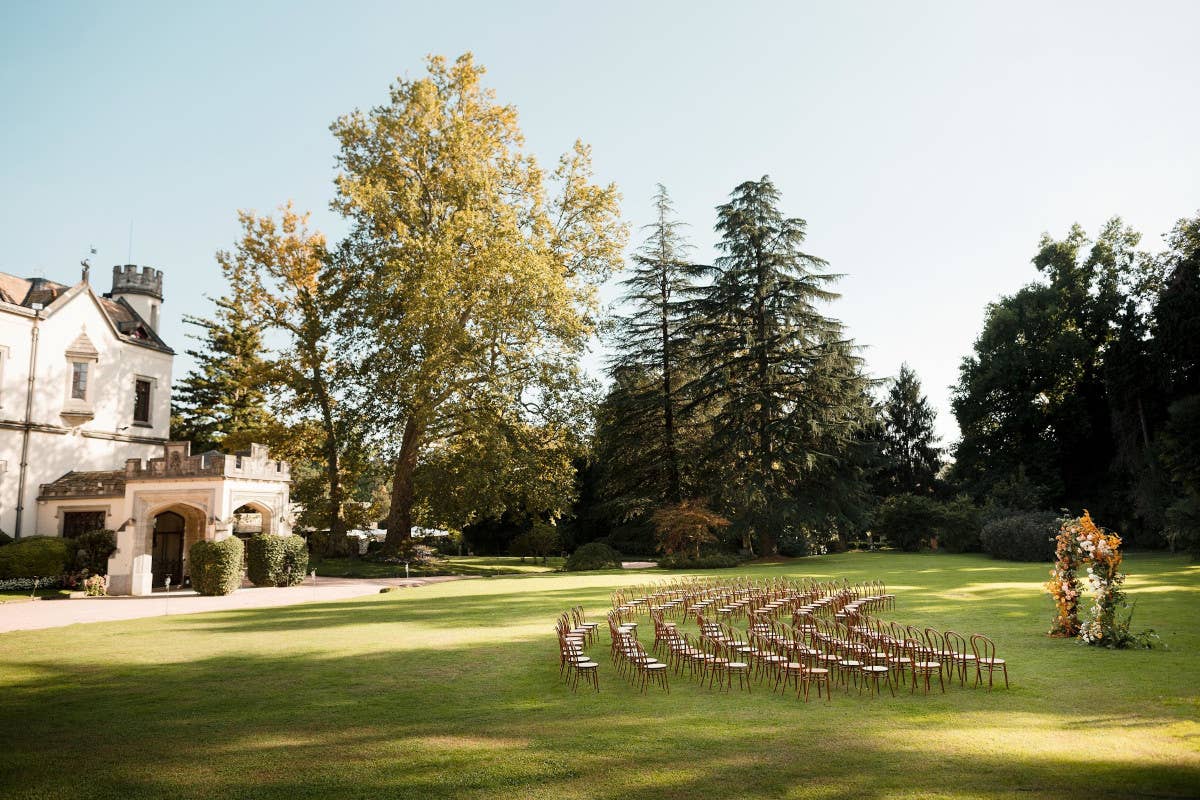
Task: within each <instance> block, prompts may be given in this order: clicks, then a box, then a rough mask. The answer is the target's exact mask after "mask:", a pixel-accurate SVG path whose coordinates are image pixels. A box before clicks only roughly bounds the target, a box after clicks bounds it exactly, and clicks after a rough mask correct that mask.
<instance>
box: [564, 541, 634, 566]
mask: <svg viewBox="0 0 1200 800" xmlns="http://www.w3.org/2000/svg"><path fill="white" fill-rule="evenodd" d="M620 568H621V554H620V553H618V552H617V551H616V550H613V549H612V548H611V547H609V546H608V545H606V544H604V543H603V542H588V543H587V544H585V545H583V546H582V547H580V548H579V549H578V550H576V551H575V552H574V553H572V554H571V555H570V556H569V557H568V558H567V561H566V563H565V564H563V569H565V570H567V571H568V572H582V571H584V570H593V569H620Z"/></svg>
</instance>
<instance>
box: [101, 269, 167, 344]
mask: <svg viewBox="0 0 1200 800" xmlns="http://www.w3.org/2000/svg"><path fill="white" fill-rule="evenodd" d="M162 281H163V274H162V270H161V269H154V268H153V267H141V268H139V267H138V266H137V265H136V264H125V265H124V266H122V265H120V264H118V265H116V266H114V267H113V279H112V292H111V293H110V294H109V296H110V297H112V299H114V300H119V299H120V298H122V297H123V298H125V302H127V303H129V305H131V306H133V309H134V311H136V312H137V313H138V314H139V315H140V316H141V318H142V319H144V320H145V321H146V322H147V323H149V325H150V327H151V328H153V329H154V330H155V332H157V331H158V309H159V306H161V305H162V302H163V293H162Z"/></svg>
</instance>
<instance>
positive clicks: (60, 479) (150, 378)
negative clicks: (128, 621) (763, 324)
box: [0, 265, 291, 594]
mask: <svg viewBox="0 0 1200 800" xmlns="http://www.w3.org/2000/svg"><path fill="white" fill-rule="evenodd" d="M162 289H163V274H162V271H161V270H156V269H152V268H150V267H142V268H139V267H137V266H134V265H124V266H116V267H113V277H112V290H111V291H110V292H108V293H105V294H99V293H97V291H96V290H95V288H94V287H93V286H92V285H91V283H90V280H89V275H88V269H87V268H86V267H85V268H84V271H83V274H82V276H81V279H80V281H79V282H78V283H76V284H75V285H73V286H67V285H65V284H61V283H56V282H54V281H50V280H46V279H44V278H19V277H16V276H13V275H7V274H4V273H0V530H3V531H5V532H6V533H8V534H10V535H12V536H14V537H17V538H20V537H25V536H66V537H74V536H78V535H79V534H80V533H83V532H86V531H91V530H95V529H98V528H108V529H112V530H115V531H116V532H117V548H118V549H117V552H116V553H115V554H114V555H113V557H112V559H110V561H109V587H110V592H111V593H114V594H147V593H149V592H150V591H151V590H152V587H156V586H160V585H162V584H163V583H164V582H165V580H166V579H167V578H170V579H171V583H172V584H173V585H175V586H179V585H181V584H182V583H184V582H185V581H186V579H187V574H188V572H187V550H188V547H189V546H190V545H191V544H192V543H193V542H195V541H198V540H200V539H222V538H225V537H226V536H230V535H234V534H235V533H237V532H238V530H235V528H236V526H237V522H238V520H239V519H245V518H247V517H248V516H252V517H253V518H257V519H260V520H261V529H262V531H263V532H266V533H272V534H279V535H284V534H287V533H290V532H291V527H290V521H289V515H288V487H289V482H290V478H289V470H288V465H287V464H286V463H284V462H282V461H273V460H271V459H270V457H269V456H268V454H267V452H266V448H264V447H262V446H259V445H253V446H251V448H250V449H249V450H247V451H244V452H241V453H234V454H225V453H218V452H210V453H201V454H192V453H191V445H190V444H189V443H187V442H172V441H170V440H169V429H170V416H171V369H172V362H173V360H174V355H175V354H174V351H173V350H171V348H170V347H168V346H167V344H166V343H165V342H164V341H163V340H162V338H161V337H160V336H159V334H158V327H159V321H160V318H161V307H162V303H163V291H162Z"/></svg>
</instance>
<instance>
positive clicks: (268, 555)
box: [246, 534, 308, 586]
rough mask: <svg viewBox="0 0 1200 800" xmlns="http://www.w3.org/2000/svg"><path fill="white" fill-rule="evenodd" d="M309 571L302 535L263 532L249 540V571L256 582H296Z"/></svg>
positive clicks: (247, 571) (247, 560)
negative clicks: (277, 534) (275, 534)
mask: <svg viewBox="0 0 1200 800" xmlns="http://www.w3.org/2000/svg"><path fill="white" fill-rule="evenodd" d="M307 572H308V548H307V547H306V546H305V543H304V539H303V538H302V537H300V536H296V535H292V536H271V535H269V534H259V535H257V536H251V537H250V538H249V539H248V540H247V541H246V575H247V576H248V577H249V578H250V582H251V583H253V584H254V585H255V586H296V585H297V584H299V583H300V582H301V581H303V580H304V576H305V574H306V573H307Z"/></svg>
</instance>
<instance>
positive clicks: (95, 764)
mask: <svg viewBox="0 0 1200 800" xmlns="http://www.w3.org/2000/svg"><path fill="white" fill-rule="evenodd" d="M1126 566H1127V569H1128V571H1129V573H1130V579H1129V584H1128V586H1129V590H1130V596H1131V597H1132V598H1133V599H1134V600H1136V601H1137V615H1136V617H1135V620H1134V624H1135V627H1153V628H1155V629H1157V630H1158V631H1159V633H1160V634H1161V635H1162V638H1163V641H1164V642H1165V643H1166V644H1167V645H1168V646H1169V649H1159V650H1152V651H1125V652H1110V651H1106V650H1095V649H1090V648H1085V647H1082V646H1080V645H1078V644H1075V643H1073V642H1070V641H1062V640H1055V639H1050V638H1048V637H1046V636H1045V631H1046V629H1047V628H1048V626H1049V623H1050V619H1051V616H1052V608H1051V603H1050V600H1049V598H1048V597H1047V596H1045V595H1044V594H1043V593H1042V591H1041V588H1040V587H1041V583H1042V581H1043V580H1044V579H1045V578H1046V573H1047V571H1048V565H1022V564H1012V563H1007V562H997V561H991V560H988V559H986V558H982V557H977V556H948V555H936V554H920V555H906V554H881V553H854V554H846V555H839V556H828V557H825V558H819V559H802V560H798V561H794V562H790V563H785V564H779V565H762V566H755V567H750V568H746V569H744V570H741V571H742V572H752V573H755V574H760V575H775V574H789V575H812V576H818V577H826V576H846V577H847V578H849V579H851V580H855V579H862V578H883V579H885V580H887V581H888V584H889V586H890V587H891V588H892V589H893V590H895V591H896V592H897V594H898V595H899V604H898V608H897V610H896V611H895V612H893V613H894V614H895V616H896V617H897V618H899V619H903V620H906V621H911V622H914V623H919V624H922V625H923V624H925V623H933V624H937V625H939V626H942V627H953V628H955V629H957V630H960V631H965V632H972V631H980V632H985V633H989V634H991V635H992V636H993V637H994V638H995V639H996V641H997V644H998V647H999V650H1000V654H1001V655H1002V656H1004V657H1007V658H1008V659H1009V660H1010V664H1011V669H1010V673H1011V677H1012V680H1013V687H1012V689H1011V690H1009V691H1005V690H1003V689H1000V690H997V691H994V692H992V693H990V694H989V693H987V692H984V691H973V690H970V689H960V688H957V687H954V688H952V689H951V690H949V691H947V692H946V694H945V695H941V694H937V693H935V694H932V695H930V696H928V697H924V696H921V694H920V693H918V694H917V695H916V696H910V695H909V694H908V693H907V692H904V693H902V694H901V695H900V696H898V697H896V698H892V697H890V696H888V695H887V694H885V695H884V696H883V697H882V698H879V699H870V698H868V697H861V698H860V697H856V696H853V695H852V696H850V697H846V696H844V695H838V696H836V697H835V699H834V702H833V703H831V704H828V705H826V704H825V703H818V702H816V701H815V700H814V701H813V702H810V703H808V704H807V705H805V704H804V703H802V702H798V701H796V700H794V699H793V698H791V697H787V698H785V697H782V696H779V695H773V694H771V693H770V692H766V691H756V692H755V693H753V694H750V695H747V694H742V693H736V692H735V693H724V694H722V693H715V692H709V691H708V690H706V689H704V688H701V687H700V686H698V685H696V684H693V683H691V682H689V681H687V680H673V681H672V685H671V693H670V694H669V695H664V694H660V693H657V692H656V693H651V694H649V695H646V696H639V695H638V694H637V693H635V692H634V691H633V690H632V689H631V688H630V687H629V686H627V685H626V684H625V683H624V682H622V681H621V680H620V679H619V678H618V677H617V676H616V675H615V674H614V672H613V670H612V668H611V666H610V664H609V662H608V659H607V657H606V649H607V643H606V641H605V639H606V637H604V636H602V637H601V640H600V641H599V642H598V643H597V645H596V651H595V652H596V653H597V655H599V656H601V657H600V661H601V684H602V688H603V691H602V692H601V693H600V694H599V695H595V694H584V693H582V692H581V693H580V694H578V695H572V694H571V693H570V692H569V691H568V690H566V689H564V687H563V685H562V684H561V683H560V682H559V679H558V674H557V672H558V664H557V655H556V645H555V640H554V638H553V631H552V624H553V621H554V618H555V615H556V614H557V612H559V611H560V610H562V609H565V608H567V607H569V606H570V605H572V604H574V603H580V602H581V603H583V604H584V605H585V606H586V607H587V609H588V611H589V613H590V615H591V616H592V617H593V618H601V614H602V612H603V611H604V610H605V608H606V607H607V603H608V596H609V591H610V589H611V588H612V587H614V586H618V585H621V584H623V583H627V582H630V581H636V580H650V579H654V578H661V577H663V573H662V572H660V571H648V572H646V573H641V574H630V573H626V574H602V575H576V574H573V575H563V574H555V575H531V576H526V577H517V578H496V579H491V580H486V581H484V580H469V581H459V582H451V583H443V584H438V585H434V586H427V587H422V588H418V589H409V590H403V591H399V592H393V593H389V594H384V595H377V596H372V597H368V598H364V599H360V600H355V601H348V602H337V603H321V604H311V605H300V606H292V607H288V608H280V609H265V610H254V611H237V612H226V613H214V614H203V615H189V616H179V617H166V618H156V619H148V620H139V621H134V622H124V623H107V624H94V625H84V626H74V627H71V628H65V629H59V630H50V631H33V632H21V633H12V634H5V635H3V636H0V724H2V725H3V728H4V730H5V731H6V732H7V738H6V744H5V747H4V749H3V750H2V751H0V796H2V797H5V798H11V799H12V800H18V799H19V798H20V799H24V798H60V797H67V796H76V795H81V794H82V795H86V796H88V797H92V798H107V797H113V798H162V797H172V798H193V797H194V798H214V797H222V798H224V797H237V798H248V797H265V798H286V800H299V798H332V797H337V798H345V797H352V798H372V800H375V799H376V798H400V797H413V798H427V797H456V798H457V797H463V798H481V797H504V798H512V799H514V800H515V798H526V797H544V798H612V799H613V800H617V798H630V797H647V798H658V799H662V798H691V797H705V798H709V797H711V798H740V797H764V798H765V797H814V798H829V797H867V798H876V797H878V798H882V797H955V798H964V797H983V796H1008V797H1022V798H1025V797H1056V798H1061V797H1089V798H1095V797H1130V796H1147V797H1150V796H1153V797H1188V796H1196V795H1197V794H1198V793H1200V746H1198V745H1200V662H1198V661H1197V649H1198V646H1200V625H1198V624H1197V617H1198V613H1197V612H1200V565H1195V564H1192V563H1191V562H1188V561H1186V560H1184V559H1182V558H1175V557H1169V556H1163V555H1146V554H1136V555H1132V556H1130V557H1129V558H1128V559H1127V562H1126ZM643 636H644V637H645V634H643Z"/></svg>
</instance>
